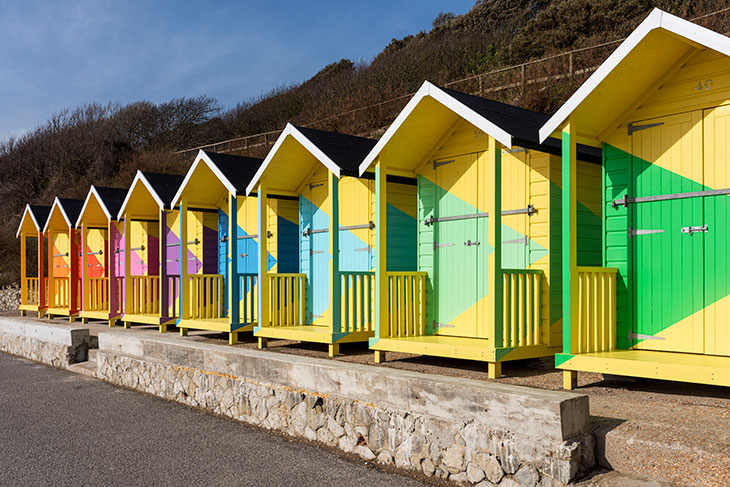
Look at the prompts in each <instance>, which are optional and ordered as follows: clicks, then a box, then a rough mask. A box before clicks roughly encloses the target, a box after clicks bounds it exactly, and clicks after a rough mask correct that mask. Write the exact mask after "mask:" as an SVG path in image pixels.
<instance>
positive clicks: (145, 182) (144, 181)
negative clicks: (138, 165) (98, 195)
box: [117, 169, 165, 220]
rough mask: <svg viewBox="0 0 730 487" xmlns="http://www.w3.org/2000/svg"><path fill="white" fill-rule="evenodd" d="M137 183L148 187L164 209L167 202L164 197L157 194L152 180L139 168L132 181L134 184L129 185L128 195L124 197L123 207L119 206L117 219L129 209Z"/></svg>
mask: <svg viewBox="0 0 730 487" xmlns="http://www.w3.org/2000/svg"><path fill="white" fill-rule="evenodd" d="M137 184H142V185H144V187H145V188H147V191H149V192H150V194H151V195H152V198H153V199H154V200H155V202H156V203H157V205H158V206H159V207H160V208H161V209H162V208H165V203H164V202H163V201H162V198H160V195H158V194H157V191H155V188H153V187H152V185H151V184H150V182H149V181H148V180H147V178H146V177H144V174H143V173H142V171H140V170H139V169H138V170H137V174H136V175H135V176H134V180H133V181H132V184H130V185H129V189H128V190H127V195H126V196H125V197H124V202H123V203H122V206H121V208H119V214H117V220H121V219H122V215H124V211H125V210H126V209H127V204H128V203H129V198H131V197H132V192H133V191H134V188H135V186H137Z"/></svg>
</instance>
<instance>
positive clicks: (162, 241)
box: [157, 208, 170, 333]
mask: <svg viewBox="0 0 730 487" xmlns="http://www.w3.org/2000/svg"><path fill="white" fill-rule="evenodd" d="M159 228H160V230H159V233H158V236H159V239H158V246H159V247H160V271H159V272H158V273H157V274H158V275H159V276H160V288H159V291H160V330H159V331H160V333H165V332H167V324H166V323H167V322H168V321H169V320H170V281H169V276H168V274H167V234H168V232H169V229H168V228H167V211H165V208H160V224H159Z"/></svg>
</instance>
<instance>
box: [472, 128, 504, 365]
mask: <svg viewBox="0 0 730 487" xmlns="http://www.w3.org/2000/svg"><path fill="white" fill-rule="evenodd" d="M487 154H488V160H487V161H486V170H487V177H486V178H485V179H486V185H485V193H486V198H487V211H488V212H489V218H488V219H487V220H488V222H487V225H488V228H487V232H488V244H489V245H488V247H487V248H491V249H494V250H493V251H492V252H490V253H489V257H488V259H487V262H488V268H489V277H488V284H487V285H488V292H489V296H490V299H489V300H488V314H487V316H488V317H489V319H490V321H491V323H488V325H487V326H488V327H489V328H488V330H487V336H489V335H492V336H493V337H494V342H493V343H494V347H495V348H500V347H502V346H503V344H504V341H503V338H504V337H503V336H502V335H503V333H502V332H503V326H502V323H503V311H504V310H503V306H504V305H503V303H504V301H503V293H504V284H503V283H502V145H501V144H500V143H499V142H497V140H496V139H494V138H493V137H490V138H489V150H488V151H487ZM477 225H479V223H477ZM485 251H486V249H485V250H483V252H485ZM489 371H490V377H491V378H497V377H499V374H500V371H501V367H500V366H499V363H498V362H495V363H491V362H490V364H489ZM492 372H494V374H496V376H495V377H492Z"/></svg>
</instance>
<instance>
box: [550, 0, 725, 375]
mask: <svg viewBox="0 0 730 487" xmlns="http://www.w3.org/2000/svg"><path fill="white" fill-rule="evenodd" d="M729 80H730V39H728V38H727V37H725V36H723V35H720V34H717V33H715V32H712V31H710V30H708V29H705V28H703V27H700V26H698V25H695V24H693V23H691V22H689V21H686V20H683V19H680V18H678V17H675V16H673V15H670V14H667V13H666V12H662V11H661V10H658V9H657V10H654V11H653V12H651V14H650V15H649V16H648V17H647V18H646V19H645V20H644V21H643V22H642V23H641V24H640V25H639V26H638V27H637V28H636V30H635V31H634V32H633V33H632V34H631V35H630V36H629V37H628V38H627V39H626V40H625V41H623V43H622V44H621V45H619V47H617V48H616V50H615V51H614V52H613V53H612V54H611V55H610V56H609V57H608V58H607V59H606V61H605V62H604V63H603V64H602V65H601V66H600V67H599V68H598V69H597V70H596V71H595V73H593V75H591V77H590V78H588V80H586V82H585V83H584V84H583V85H582V86H581V87H580V88H579V89H578V90H577V91H576V92H575V94H573V95H572V96H571V97H570V98H569V99H568V101H567V102H566V103H565V104H564V105H563V106H562V107H561V108H560V109H559V110H558V111H557V112H556V114H555V115H554V116H553V117H551V118H550V120H549V121H548V122H547V123H546V124H545V125H544V126H543V127H542V128H541V129H540V137H541V138H542V139H547V138H549V137H562V141H563V160H562V165H563V173H562V174H563V188H569V190H568V191H565V192H564V193H563V225H564V227H565V228H566V229H570V231H569V232H566V233H564V234H563V249H562V251H563V254H564V257H563V262H562V266H563V290H564V293H563V299H564V310H565V313H564V316H563V353H562V354H559V355H558V356H557V357H556V365H557V367H559V368H561V369H563V370H564V371H565V374H564V383H565V384H564V385H565V387H566V388H572V387H574V386H575V385H576V378H577V371H586V372H601V373H608V374H616V375H626V376H634V377H650V378H655V379H669V380H676V381H686V382H695V383H704V384H721V385H725V386H728V385H730V326H729V325H728V321H727V316H728V310H729V309H730V232H728V230H727V219H728V214H729V213H730V196H728V195H730V171H728V160H729V159H730V145H728V143H727V140H728V135H729V134H730V124H728V121H730V105H729V103H730V101H729V100H730V83H728V81H729ZM577 143H587V144H591V145H598V146H602V147H603V178H602V180H601V181H599V182H598V183H599V185H600V189H601V192H602V194H603V215H604V219H603V238H602V245H603V249H602V250H603V251H602V262H601V266H598V267H592V268H585V267H582V266H581V263H580V262H579V261H577V260H576V258H575V249H576V245H579V240H580V234H581V231H582V229H581V227H580V224H579V222H578V223H576V206H575V197H574V195H575V185H576V184H580V179H581V178H580V174H576V163H575V159H576V157H575V146H576V144H577ZM576 242H578V243H576Z"/></svg>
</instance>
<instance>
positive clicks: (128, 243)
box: [124, 213, 132, 328]
mask: <svg viewBox="0 0 730 487" xmlns="http://www.w3.org/2000/svg"><path fill="white" fill-rule="evenodd" d="M131 249H132V215H131V214H129V213H127V214H126V215H124V314H125V317H126V315H128V314H132V313H131V311H132V250H131ZM128 326H129V325H128V324H127V321H125V322H124V327H125V328H127V327H128Z"/></svg>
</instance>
